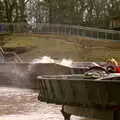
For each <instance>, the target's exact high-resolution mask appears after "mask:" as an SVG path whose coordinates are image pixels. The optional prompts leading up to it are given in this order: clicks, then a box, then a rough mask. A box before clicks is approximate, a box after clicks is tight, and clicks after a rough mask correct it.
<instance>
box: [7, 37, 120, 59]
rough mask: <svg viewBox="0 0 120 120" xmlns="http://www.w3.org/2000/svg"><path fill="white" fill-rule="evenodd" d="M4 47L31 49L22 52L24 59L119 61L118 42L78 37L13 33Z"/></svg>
mask: <svg viewBox="0 0 120 120" xmlns="http://www.w3.org/2000/svg"><path fill="white" fill-rule="evenodd" d="M5 46H6V47H16V46H26V47H28V46H29V47H32V48H34V49H32V51H29V52H27V53H24V54H22V58H24V59H33V58H36V57H40V56H51V57H53V58H58V59H60V58H70V59H73V60H76V61H79V60H80V61H83V60H85V61H104V60H106V59H108V58H112V57H114V58H116V59H117V60H118V61H120V52H119V51H120V42H115V41H114V42H112V41H109V40H108V41H103V40H90V39H85V38H80V37H75V36H73V37H68V36H55V35H54V36H53V35H52V36H50V35H13V36H11V41H9V42H8V43H7V44H6V45H5Z"/></svg>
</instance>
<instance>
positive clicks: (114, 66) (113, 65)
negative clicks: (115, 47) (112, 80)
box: [107, 58, 120, 73]
mask: <svg viewBox="0 0 120 120" xmlns="http://www.w3.org/2000/svg"><path fill="white" fill-rule="evenodd" d="M107 64H108V67H107V71H108V72H110V73H120V66H119V64H118V62H117V61H116V60H115V59H114V58H112V59H109V60H108V61H107Z"/></svg>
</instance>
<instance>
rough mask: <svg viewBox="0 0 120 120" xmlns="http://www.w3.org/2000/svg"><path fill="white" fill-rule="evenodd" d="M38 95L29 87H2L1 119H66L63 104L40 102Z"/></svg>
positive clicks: (0, 97)
mask: <svg viewBox="0 0 120 120" xmlns="http://www.w3.org/2000/svg"><path fill="white" fill-rule="evenodd" d="M37 96H38V93H37V92H34V91H32V90H28V89H18V88H8V87H0V120H64V118H63V116H62V114H61V113H60V109H61V106H58V105H54V104H46V103H43V102H40V101H38V99H37ZM81 119H82V118H80V117H77V116H72V118H71V120H81Z"/></svg>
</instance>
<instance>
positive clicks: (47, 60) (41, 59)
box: [31, 56, 73, 67]
mask: <svg viewBox="0 0 120 120" xmlns="http://www.w3.org/2000/svg"><path fill="white" fill-rule="evenodd" d="M36 63H56V64H60V65H63V66H68V67H71V66H72V63H73V61H72V60H71V59H65V58H63V59H61V60H56V59H52V58H51V57H50V56H43V57H39V58H35V59H33V60H32V61H31V64H36Z"/></svg>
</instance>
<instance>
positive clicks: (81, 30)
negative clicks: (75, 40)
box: [0, 23, 120, 40]
mask: <svg viewBox="0 0 120 120" xmlns="http://www.w3.org/2000/svg"><path fill="white" fill-rule="evenodd" d="M0 26H4V27H3V28H4V30H3V31H7V32H14V33H34V34H57V35H74V36H82V37H88V38H95V39H106V40H120V31H115V30H107V29H98V28H90V27H83V26H77V25H61V24H39V23H37V24H24V23H14V24H4V23H1V24H0Z"/></svg>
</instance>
